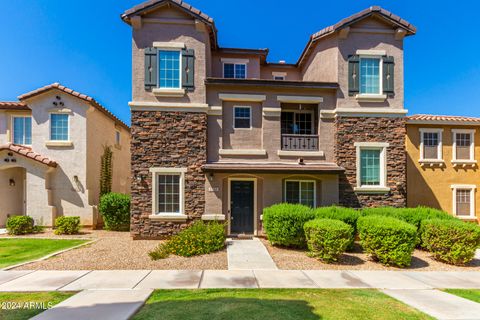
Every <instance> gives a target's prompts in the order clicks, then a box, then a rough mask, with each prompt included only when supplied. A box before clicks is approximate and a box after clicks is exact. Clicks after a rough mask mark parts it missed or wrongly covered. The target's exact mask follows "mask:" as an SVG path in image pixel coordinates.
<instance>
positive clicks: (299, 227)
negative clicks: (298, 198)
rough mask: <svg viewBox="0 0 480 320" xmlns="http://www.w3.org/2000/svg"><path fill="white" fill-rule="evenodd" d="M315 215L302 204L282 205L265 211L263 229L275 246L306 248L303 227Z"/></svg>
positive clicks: (276, 205)
mask: <svg viewBox="0 0 480 320" xmlns="http://www.w3.org/2000/svg"><path fill="white" fill-rule="evenodd" d="M314 218H315V214H314V212H313V210H312V209H311V208H309V207H306V206H303V205H301V204H289V203H280V204H275V205H273V206H271V207H268V208H265V209H264V210H263V227H264V229H265V233H266V234H267V238H268V240H269V241H270V243H271V244H273V245H281V246H287V247H305V246H306V240H305V232H304V231H303V225H304V224H305V222H307V221H309V220H313V219H314Z"/></svg>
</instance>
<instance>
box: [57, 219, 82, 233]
mask: <svg viewBox="0 0 480 320" xmlns="http://www.w3.org/2000/svg"><path fill="white" fill-rule="evenodd" d="M79 231H80V217H58V218H57V219H55V231H54V233H55V234H57V235H59V234H77V233H78V232H79Z"/></svg>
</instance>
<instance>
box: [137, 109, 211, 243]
mask: <svg viewBox="0 0 480 320" xmlns="http://www.w3.org/2000/svg"><path fill="white" fill-rule="evenodd" d="M131 127H132V144H131V152H132V204H131V234H132V236H133V238H136V239H141V238H157V239H162V238H166V237H168V236H170V235H172V234H175V233H177V232H178V231H180V230H181V229H183V228H185V227H187V226H188V225H189V224H190V223H192V222H193V221H194V220H196V219H200V218H201V215H202V214H203V212H204V209H205V174H204V173H202V170H201V167H202V165H203V164H205V162H206V160H207V115H206V114H205V113H192V112H166V111H132V126H131ZM152 167H172V168H185V167H186V168H188V171H187V173H186V174H185V214H186V215H188V221H187V222H168V221H158V220H151V219H149V218H148V216H150V215H151V214H152V174H151V173H150V172H149V169H150V168H152ZM139 175H140V176H143V177H145V179H144V181H143V182H142V181H138V180H137V177H138V176H139Z"/></svg>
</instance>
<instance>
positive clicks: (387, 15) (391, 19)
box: [297, 6, 417, 65]
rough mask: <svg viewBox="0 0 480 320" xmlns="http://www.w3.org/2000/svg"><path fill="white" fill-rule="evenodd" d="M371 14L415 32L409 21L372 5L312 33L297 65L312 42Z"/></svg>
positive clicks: (408, 31)
mask: <svg viewBox="0 0 480 320" xmlns="http://www.w3.org/2000/svg"><path fill="white" fill-rule="evenodd" d="M373 15H375V16H378V17H381V18H383V19H384V20H387V21H388V22H390V23H392V24H394V25H396V26H398V27H399V28H402V29H404V30H405V31H406V32H407V35H413V34H415V33H416V32H417V28H416V27H415V26H413V25H412V24H411V23H410V22H408V21H406V20H404V19H402V18H400V17H399V16H397V15H395V14H393V13H391V12H390V11H388V10H385V9H383V8H382V7H380V6H372V7H369V8H367V9H365V10H362V11H360V12H358V13H355V14H353V15H351V16H349V17H347V18H345V19H342V20H340V21H339V22H337V23H336V24H334V25H331V26H328V27H326V28H323V29H322V30H320V31H318V32H316V33H314V34H312V35H311V36H310V39H309V41H308V43H307V45H306V46H305V49H304V50H303V52H302V54H301V55H300V58H299V59H298V61H297V65H300V64H301V63H302V61H303V59H304V58H305V56H306V55H307V54H308V53H309V51H310V50H311V47H312V44H313V43H314V42H316V41H318V40H319V39H321V38H323V37H325V36H327V35H330V34H332V33H334V32H336V31H339V30H340V29H343V28H346V27H348V26H349V25H351V24H353V23H356V22H358V21H359V20H362V19H365V18H367V17H370V16H373Z"/></svg>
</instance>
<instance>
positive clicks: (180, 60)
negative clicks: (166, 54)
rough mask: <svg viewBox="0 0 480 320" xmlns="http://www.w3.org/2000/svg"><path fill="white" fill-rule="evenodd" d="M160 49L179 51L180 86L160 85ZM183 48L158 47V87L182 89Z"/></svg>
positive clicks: (161, 88) (162, 88)
mask: <svg viewBox="0 0 480 320" xmlns="http://www.w3.org/2000/svg"><path fill="white" fill-rule="evenodd" d="M160 51H176V52H178V53H179V61H178V72H179V76H178V79H179V82H178V87H161V86H160ZM182 60H183V58H182V49H178V48H163V47H162V48H160V47H158V48H157V88H158V89H160V90H166V91H168V90H177V89H178V90H180V89H182V83H183V78H182V76H183V75H182V67H183V66H182Z"/></svg>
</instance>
